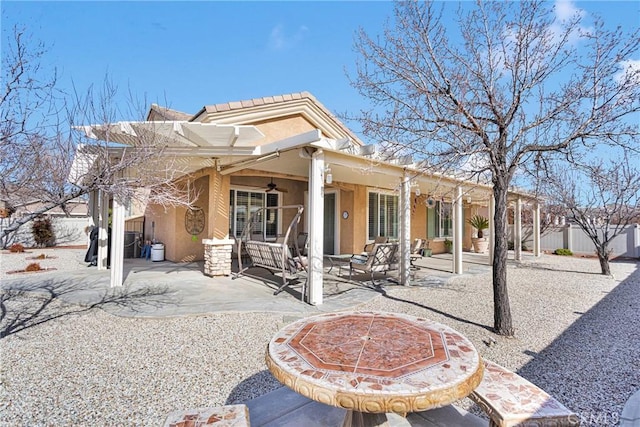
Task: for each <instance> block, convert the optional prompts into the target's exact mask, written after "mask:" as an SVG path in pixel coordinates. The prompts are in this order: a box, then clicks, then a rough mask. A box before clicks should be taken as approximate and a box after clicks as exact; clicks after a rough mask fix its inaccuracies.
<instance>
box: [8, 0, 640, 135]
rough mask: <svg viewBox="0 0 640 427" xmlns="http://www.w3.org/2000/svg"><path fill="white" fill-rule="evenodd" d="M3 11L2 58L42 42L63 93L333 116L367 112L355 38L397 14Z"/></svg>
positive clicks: (143, 5) (625, 5)
mask: <svg viewBox="0 0 640 427" xmlns="http://www.w3.org/2000/svg"><path fill="white" fill-rule="evenodd" d="M561 5H562V7H560V8H559V10H567V9H569V10H571V9H573V8H578V9H583V10H584V11H585V13H587V14H589V15H590V14H593V13H598V14H600V15H601V16H602V17H603V18H604V21H605V22H606V24H607V25H610V26H617V25H621V26H622V27H623V28H626V29H631V28H637V27H638V26H640V2H637V1H575V2H567V1H565V2H562V4H561ZM448 6H449V5H448ZM451 6H453V8H455V7H456V6H455V4H452V5H451ZM0 7H1V8H2V36H3V38H2V48H3V50H4V49H5V48H6V39H7V31H10V30H11V28H12V27H13V26H14V25H19V26H24V27H25V28H26V29H27V31H28V32H29V33H31V36H32V38H33V40H35V41H42V42H44V43H45V46H46V48H47V53H46V54H45V56H44V59H43V68H44V70H48V71H49V72H51V71H52V70H54V69H55V70H57V72H58V76H59V80H58V82H59V87H60V88H61V89H63V90H65V91H67V92H70V91H71V90H72V87H73V86H75V87H76V88H78V90H80V91H84V90H85V89H86V88H88V87H89V86H90V85H92V84H93V85H98V86H99V85H101V84H102V83H103V82H104V79H105V76H109V79H110V80H111V81H112V82H113V83H114V84H115V85H116V86H117V87H118V90H119V93H120V94H121V96H123V97H125V96H126V94H127V93H128V92H129V91H130V92H132V93H133V94H134V96H135V97H136V98H137V99H139V100H146V102H147V104H149V103H151V102H155V103H158V104H161V105H165V106H169V107H170V108H174V109H177V110H180V111H184V112H187V113H196V112H197V111H199V110H200V109H201V108H202V107H203V106H204V105H208V104H216V103H223V102H230V101H239V100H245V99H252V98H258V97H263V96H271V95H280V94H287V93H293V92H302V91H309V92H311V93H312V94H313V95H314V96H315V97H316V98H317V99H318V100H319V101H320V102H321V103H322V104H323V105H325V106H326V107H327V108H329V110H331V111H333V112H334V113H345V112H349V113H355V112H357V111H358V110H359V109H360V108H363V107H365V106H366V101H365V100H364V99H363V98H362V97H361V96H360V95H359V94H358V93H357V92H356V90H355V89H353V88H352V87H351V86H350V83H349V79H348V77H347V72H348V71H349V70H351V73H353V70H354V67H355V61H356V58H357V56H356V54H355V52H354V49H353V45H354V38H355V34H356V31H357V30H358V29H359V28H362V29H364V30H365V31H366V32H367V34H369V35H370V36H375V35H379V34H381V33H382V31H383V24H384V22H385V20H387V19H390V18H391V17H392V15H393V3H391V2H388V1H372V2H369V1H351V2H346V1H319V2H313V1H282V2H275V1H259V2H244V1H235V2H223V1H194V2H183V1H174V2H169V1H162V2H157V1H137V2H133V1H131V2H117V1H112V2H98V1H72V2H57V1H46V2H36V1H4V0H3V1H2V2H0ZM635 59H636V60H640V58H635ZM352 75H353V74H352ZM122 119H134V118H132V117H123V118H122ZM135 119H137V118H135ZM348 125H349V126H350V127H352V128H353V129H354V130H355V131H356V132H358V129H357V125H356V124H351V123H349V124H348Z"/></svg>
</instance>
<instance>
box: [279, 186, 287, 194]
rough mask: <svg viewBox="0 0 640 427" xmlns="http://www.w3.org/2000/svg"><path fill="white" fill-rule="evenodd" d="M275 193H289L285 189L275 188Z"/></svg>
mask: <svg viewBox="0 0 640 427" xmlns="http://www.w3.org/2000/svg"><path fill="white" fill-rule="evenodd" d="M276 190H277V191H279V192H281V193H288V192H289V191H288V190H287V189H286V188H280V187H278V188H276Z"/></svg>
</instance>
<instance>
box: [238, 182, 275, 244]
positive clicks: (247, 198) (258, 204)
mask: <svg viewBox="0 0 640 427" xmlns="http://www.w3.org/2000/svg"><path fill="white" fill-rule="evenodd" d="M278 199H279V195H278V194H277V193H264V192H252V191H241V190H234V189H232V190H231V194H230V198H229V200H230V206H229V235H230V236H235V237H240V235H241V234H242V231H243V230H244V227H245V225H246V224H247V221H249V219H250V218H251V215H253V213H254V212H256V211H257V210H258V209H260V208H264V207H270V206H278ZM251 233H252V234H257V235H259V236H260V237H262V236H266V238H267V239H275V238H276V237H277V235H278V210H276V209H274V210H267V211H266V212H265V214H264V215H262V217H260V218H257V220H256V223H255V224H254V227H253V230H251Z"/></svg>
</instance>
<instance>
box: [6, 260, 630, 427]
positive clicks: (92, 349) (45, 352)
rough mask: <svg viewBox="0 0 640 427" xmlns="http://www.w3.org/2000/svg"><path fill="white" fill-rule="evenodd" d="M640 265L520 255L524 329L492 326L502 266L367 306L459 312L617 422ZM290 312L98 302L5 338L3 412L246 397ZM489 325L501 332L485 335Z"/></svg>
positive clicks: (78, 412)
mask: <svg viewBox="0 0 640 427" xmlns="http://www.w3.org/2000/svg"><path fill="white" fill-rule="evenodd" d="M38 252H41V251H40V250H38ZM54 252H56V254H61V253H62V252H65V251H54ZM68 252H70V253H72V252H73V251H68ZM80 253H81V254H83V251H79V252H78V250H76V253H75V254H71V255H69V257H68V258H67V257H66V255H65V256H62V255H60V257H59V258H58V261H57V262H56V263H55V264H56V268H58V269H61V268H86V267H85V264H83V263H82V262H79V261H78V258H79V254H80ZM35 255H37V254H35ZM82 256H83V255H82ZM9 257H15V258H11V260H10V261H7V260H8V258H9ZM1 258H2V264H3V265H2V268H1V270H2V274H3V276H2V277H6V276H5V272H6V270H7V269H10V268H9V266H8V265H7V264H13V263H14V262H16V263H17V262H18V260H19V258H18V256H17V255H6V254H3V255H1ZM637 267H638V263H637V262H617V263H613V264H612V271H613V273H614V276H615V278H611V277H604V276H601V275H599V274H598V272H599V265H598V262H597V260H594V259H580V258H565V257H557V256H552V255H544V256H543V257H542V259H541V260H539V261H532V262H524V263H521V264H515V263H513V264H512V265H511V266H510V267H509V273H508V274H509V292H510V298H511V308H512V312H513V316H514V324H515V326H516V328H517V332H516V338H514V339H508V338H502V337H499V336H497V335H495V334H493V333H492V332H490V331H489V330H488V327H490V326H491V325H492V324H493V310H492V290H491V277H490V274H488V273H486V274H479V275H473V276H463V277H456V278H453V279H451V280H449V281H448V282H447V283H446V284H444V285H433V286H425V287H407V288H403V287H389V288H387V294H386V295H384V296H380V297H377V298H376V299H375V300H373V301H371V302H369V303H366V304H363V305H361V306H359V307H358V309H363V310H385V311H396V312H403V313H409V314H414V315H418V316H423V317H429V318H432V319H434V320H437V321H441V322H443V323H446V324H448V325H449V326H451V327H453V328H454V329H457V330H458V331H460V332H461V333H463V334H464V335H466V336H467V337H469V338H470V339H471V340H472V341H473V342H474V343H475V345H476V347H477V348H478V349H479V351H480V352H481V353H482V355H483V356H484V357H486V358H488V359H490V360H493V361H495V362H497V363H499V364H501V365H503V366H505V367H508V368H510V369H513V370H516V371H518V372H519V373H520V374H521V375H522V376H524V377H526V378H528V379H529V380H530V381H532V382H534V383H535V384H537V385H539V386H540V387H542V388H543V389H545V390H546V391H548V392H549V393H550V394H551V395H553V396H555V397H556V398H557V399H558V400H560V401H561V402H562V403H564V404H565V405H566V406H568V407H569V408H570V409H572V410H573V411H575V412H576V413H577V414H578V415H579V416H580V417H581V419H582V423H583V425H587V426H589V425H592V426H609V425H617V423H618V420H619V416H620V413H621V411H622V407H623V406H624V403H625V402H626V400H627V399H628V398H629V397H630V396H631V395H632V394H633V393H634V392H635V391H636V390H637V389H639V388H640V351H639V350H640V348H639V347H640V273H639V272H638V271H637ZM28 301H29V300H27V302H28ZM21 303H24V301H15V300H11V299H10V300H8V301H6V302H5V306H6V308H7V309H8V310H11V309H12V308H13V309H14V310H15V309H17V307H19V306H20V304H21ZM288 320H289V319H283V316H282V315H278V314H264V313H228V314H215V315H206V316H192V317H183V318H167V319H131V318H120V317H115V316H112V315H109V314H107V313H105V312H103V311H100V310H96V311H92V312H89V313H85V314H82V315H71V316H64V317H62V318H59V319H56V320H51V321H48V322H45V323H42V324H40V325H37V326H34V327H31V328H28V329H26V330H24V331H22V332H20V333H17V334H12V335H9V336H7V337H5V338H4V339H1V340H0V351H1V353H0V356H1V359H2V365H1V372H0V381H1V382H0V385H1V386H0V425H29V426H63V425H65V426H66V425H74V426H112V425H124V426H134V425H135V426H158V425H161V423H162V421H163V419H164V417H165V415H166V414H167V413H169V412H170V411H172V410H175V409H178V408H185V407H199V406H211V405H222V404H230V403H238V402H244V401H246V400H249V399H251V398H254V397H257V396H260V395H263V394H264V393H266V392H268V391H271V390H273V389H275V388H277V387H279V386H280V384H279V383H278V382H277V381H276V380H275V379H273V377H272V376H271V375H270V374H269V373H268V371H266V367H265V363H264V351H265V348H266V345H267V343H268V341H269V339H270V337H271V336H272V335H273V334H274V333H275V332H276V331H277V330H278V329H279V328H280V327H282V326H283V325H284V322H285V321H288ZM489 338H494V339H495V340H496V341H497V344H496V345H493V346H490V347H489V346H487V345H485V343H484V342H485V341H488V339H489ZM463 404H464V405H467V406H468V407H469V408H470V409H472V410H474V409H473V408H471V406H470V405H469V404H468V402H463Z"/></svg>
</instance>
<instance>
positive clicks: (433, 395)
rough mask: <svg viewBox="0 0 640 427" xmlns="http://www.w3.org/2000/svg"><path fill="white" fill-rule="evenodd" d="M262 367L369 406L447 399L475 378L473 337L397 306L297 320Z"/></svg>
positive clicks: (342, 400) (309, 390)
mask: <svg viewBox="0 0 640 427" xmlns="http://www.w3.org/2000/svg"><path fill="white" fill-rule="evenodd" d="M266 360H267V366H268V367H269V369H270V370H271V372H272V373H273V374H274V376H275V377H276V378H277V379H278V380H279V381H280V382H282V383H283V384H285V385H286V386H288V387H290V388H291V389H293V390H295V391H296V392H298V393H300V394H302V395H304V396H307V397H309V398H311V399H314V400H317V401H319V402H322V403H325V404H329V405H333V406H337V407H341V408H345V409H349V410H354V411H359V412H369V413H382V412H396V413H407V412H417V411H423V410H426V409H432V408H438V407H441V406H445V405H448V404H450V403H452V402H454V401H455V400H458V399H460V398H462V397H465V396H467V395H469V393H471V392H472V391H473V389H474V388H475V387H476V386H477V385H478V384H479V383H480V381H481V380H482V375H483V364H482V363H481V359H480V356H479V355H478V352H477V351H476V349H475V347H474V346H473V344H472V343H471V342H470V341H469V340H468V339H467V338H465V337H464V336H462V335H461V334H459V333H458V332H456V331H454V330H453V329H451V328H449V327H447V326H445V325H442V324H439V323H436V322H433V321H431V320H428V319H424V318H418V317H413V316H408V315H403V314H397V313H383V312H348V313H331V314H324V315H320V316H313V317H309V318H306V319H302V320H299V321H297V322H294V323H292V324H290V325H287V326H285V327H284V328H283V329H281V330H280V331H279V332H278V333H277V334H276V335H275V336H274V337H273V339H272V340H271V342H270V343H269V347H268V349H267V355H266Z"/></svg>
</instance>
